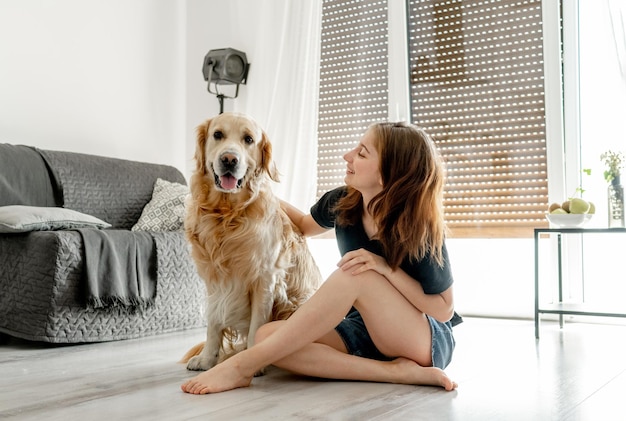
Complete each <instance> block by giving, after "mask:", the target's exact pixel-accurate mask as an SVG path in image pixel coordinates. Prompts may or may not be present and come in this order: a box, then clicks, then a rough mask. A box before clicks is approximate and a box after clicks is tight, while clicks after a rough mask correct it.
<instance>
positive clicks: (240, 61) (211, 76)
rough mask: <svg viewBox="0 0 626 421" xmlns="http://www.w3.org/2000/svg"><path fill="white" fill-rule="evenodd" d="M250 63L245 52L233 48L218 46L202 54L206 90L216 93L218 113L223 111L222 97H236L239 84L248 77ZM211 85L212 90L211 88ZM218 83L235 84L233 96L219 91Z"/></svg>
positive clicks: (243, 82)
mask: <svg viewBox="0 0 626 421" xmlns="http://www.w3.org/2000/svg"><path fill="white" fill-rule="evenodd" d="M249 69H250V63H248V59H247V58H246V53H244V52H241V51H238V50H235V49H233V48H220V49H218V50H211V51H209V52H208V53H207V54H206V56H204V63H203V64H202V74H203V75H204V80H205V81H207V82H208V87H207V89H208V91H209V92H210V93H212V94H214V95H217V99H218V101H219V103H220V114H222V113H223V112H224V98H237V95H239V85H242V84H243V85H245V84H246V81H247V79H248V70H249ZM211 85H213V90H211ZM220 85H236V88H235V93H234V95H233V96H226V95H224V94H223V93H222V92H220V91H219V86H220Z"/></svg>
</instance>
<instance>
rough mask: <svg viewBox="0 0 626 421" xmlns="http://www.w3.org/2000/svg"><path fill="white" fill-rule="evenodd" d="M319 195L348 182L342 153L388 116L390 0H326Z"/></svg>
mask: <svg viewBox="0 0 626 421" xmlns="http://www.w3.org/2000/svg"><path fill="white" fill-rule="evenodd" d="M321 42H322V46H321V65H320V87H319V123H318V138H319V140H318V170H317V171H318V176H317V181H318V185H317V192H318V193H317V196H318V197H319V196H321V195H322V194H323V193H324V192H326V191H328V190H330V189H332V188H334V187H337V186H340V185H342V184H343V183H344V182H343V179H344V176H345V171H346V165H345V162H344V161H343V159H342V156H343V154H344V153H345V152H348V151H349V150H351V149H352V148H354V146H355V145H356V143H357V141H358V139H359V138H360V137H361V135H362V134H363V132H364V131H365V129H367V127H368V126H369V125H370V124H371V123H372V122H374V121H383V120H387V107H388V105H387V102H388V88H387V86H388V85H387V74H388V73H387V1H386V0H365V1H361V0H355V1H345V0H324V2H323V14H322V37H321Z"/></svg>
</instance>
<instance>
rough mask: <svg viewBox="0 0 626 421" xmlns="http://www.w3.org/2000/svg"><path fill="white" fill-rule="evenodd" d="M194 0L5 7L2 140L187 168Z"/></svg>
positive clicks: (24, 0)
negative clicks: (189, 4) (188, 0)
mask: <svg viewBox="0 0 626 421" xmlns="http://www.w3.org/2000/svg"><path fill="white" fill-rule="evenodd" d="M185 77H186V74H185V2H184V1H182V0H132V1H126V0H106V1H105V0H55V1H47V0H0V142H3V143H14V144H27V145H33V146H37V147H40V148H43V149H55V150H68V151H74V152H83V153H94V154H98V155H105V156H112V157H118V158H124V159H133V160H140V161H145V162H156V163H162V164H169V165H173V166H176V167H177V168H179V169H181V170H183V169H184V168H185V165H186V163H187V161H188V154H189V153H188V151H186V150H185V148H184V136H185V135H186V132H185V124H186V120H185V113H186V109H185V106H186V104H185Z"/></svg>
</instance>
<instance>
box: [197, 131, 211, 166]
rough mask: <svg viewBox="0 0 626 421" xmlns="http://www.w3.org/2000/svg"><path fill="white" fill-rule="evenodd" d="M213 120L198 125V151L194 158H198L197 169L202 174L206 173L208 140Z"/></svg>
mask: <svg viewBox="0 0 626 421" xmlns="http://www.w3.org/2000/svg"><path fill="white" fill-rule="evenodd" d="M210 124H211V120H210V119H209V120H207V121H205V122H204V123H202V124H201V125H199V126H198V127H196V153H195V155H194V159H195V160H196V171H198V172H199V173H201V174H206V157H205V151H206V140H207V135H208V130H209V125H210Z"/></svg>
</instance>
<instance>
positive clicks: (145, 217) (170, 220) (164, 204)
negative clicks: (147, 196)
mask: <svg viewBox="0 0 626 421" xmlns="http://www.w3.org/2000/svg"><path fill="white" fill-rule="evenodd" d="M188 194H189V187H188V186H185V185H184V184H179V183H173V182H170V181H166V180H162V179H160V178H157V181H156V183H154V191H153V192H152V199H151V200H150V202H148V204H147V205H146V206H145V207H144V208H143V211H142V212H141V216H140V217H139V220H138V221H137V223H136V224H135V225H134V226H133V227H132V228H131V230H132V231H178V230H181V229H182V228H183V218H184V215H185V198H186V197H187V195H188Z"/></svg>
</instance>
